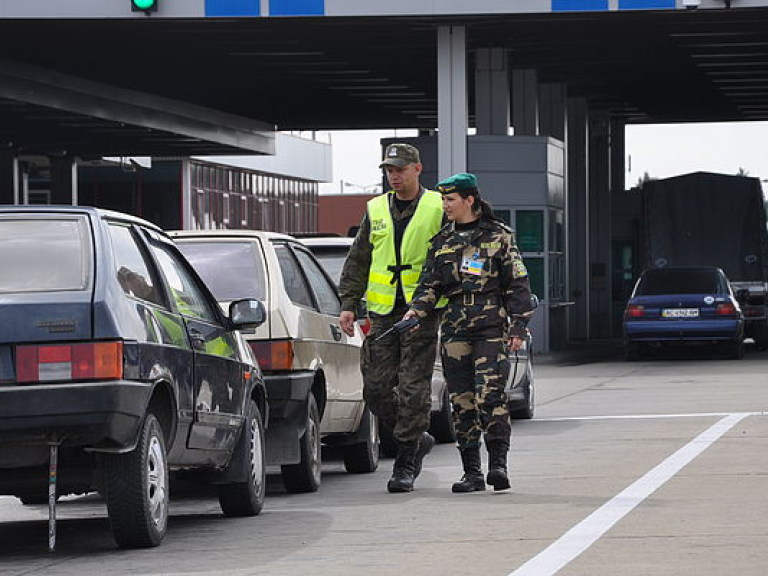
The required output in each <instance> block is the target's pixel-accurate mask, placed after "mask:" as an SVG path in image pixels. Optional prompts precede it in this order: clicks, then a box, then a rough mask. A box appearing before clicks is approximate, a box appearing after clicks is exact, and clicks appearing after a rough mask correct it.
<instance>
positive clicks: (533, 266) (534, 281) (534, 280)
mask: <svg viewBox="0 0 768 576" xmlns="http://www.w3.org/2000/svg"><path fill="white" fill-rule="evenodd" d="M523 262H524V263H525V267H526V268H527V269H528V278H529V280H530V284H531V292H533V293H534V294H536V295H537V296H538V297H539V298H541V297H542V296H543V295H544V294H546V292H544V258H531V257H526V258H523Z"/></svg>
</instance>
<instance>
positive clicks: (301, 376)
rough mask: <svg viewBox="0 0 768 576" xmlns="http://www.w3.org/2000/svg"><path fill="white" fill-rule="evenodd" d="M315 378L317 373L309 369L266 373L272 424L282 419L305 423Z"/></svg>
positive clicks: (265, 381)
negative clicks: (308, 400)
mask: <svg viewBox="0 0 768 576" xmlns="http://www.w3.org/2000/svg"><path fill="white" fill-rule="evenodd" d="M314 380H315V374H314V372H311V371H309V370H301V371H297V372H284V373H272V374H264V385H265V386H266V388H267V401H268V402H269V420H270V425H271V423H277V422H278V421H281V420H282V421H285V420H289V421H294V422H301V425H302V426H303V425H304V424H305V421H306V418H307V398H309V393H310V390H312V383H313V382H314Z"/></svg>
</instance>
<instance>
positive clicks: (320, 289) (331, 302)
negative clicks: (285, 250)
mask: <svg viewBox="0 0 768 576" xmlns="http://www.w3.org/2000/svg"><path fill="white" fill-rule="evenodd" d="M296 257H297V258H298V259H299V263H300V264H301V266H302V268H304V273H305V274H306V275H307V278H308V279H309V284H310V285H311V286H312V290H313V292H314V293H315V298H317V304H318V306H320V312H322V313H323V314H331V315H332V316H338V315H339V314H340V313H341V302H339V297H338V295H337V294H336V289H335V288H334V287H333V286H332V285H331V283H330V282H329V281H328V278H326V276H325V274H323V271H322V269H321V268H320V266H319V265H318V264H317V262H315V260H314V259H313V258H312V256H311V255H310V254H309V253H308V252H305V251H304V250H298V249H297V250H296Z"/></svg>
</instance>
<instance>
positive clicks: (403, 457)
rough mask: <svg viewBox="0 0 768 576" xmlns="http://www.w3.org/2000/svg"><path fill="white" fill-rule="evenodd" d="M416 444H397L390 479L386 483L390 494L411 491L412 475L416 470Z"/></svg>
mask: <svg viewBox="0 0 768 576" xmlns="http://www.w3.org/2000/svg"><path fill="white" fill-rule="evenodd" d="M418 448H419V443H418V442H398V443H397V456H396V457H395V464H394V466H392V477H391V478H390V479H389V482H387V490H389V491H390V492H411V491H413V473H414V471H415V468H416V464H415V458H416V450H418Z"/></svg>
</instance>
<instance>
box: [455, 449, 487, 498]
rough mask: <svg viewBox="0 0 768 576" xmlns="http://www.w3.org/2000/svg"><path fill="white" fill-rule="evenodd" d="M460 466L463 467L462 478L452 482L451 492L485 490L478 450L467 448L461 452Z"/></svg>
mask: <svg viewBox="0 0 768 576" xmlns="http://www.w3.org/2000/svg"><path fill="white" fill-rule="evenodd" d="M459 454H461V464H462V466H463V467H464V476H462V477H461V480H459V481H458V482H454V483H453V486H451V492H481V491H483V490H485V481H484V480H483V471H482V469H481V468H480V448H479V447H475V448H467V449H466V450H461V451H460V452H459Z"/></svg>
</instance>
